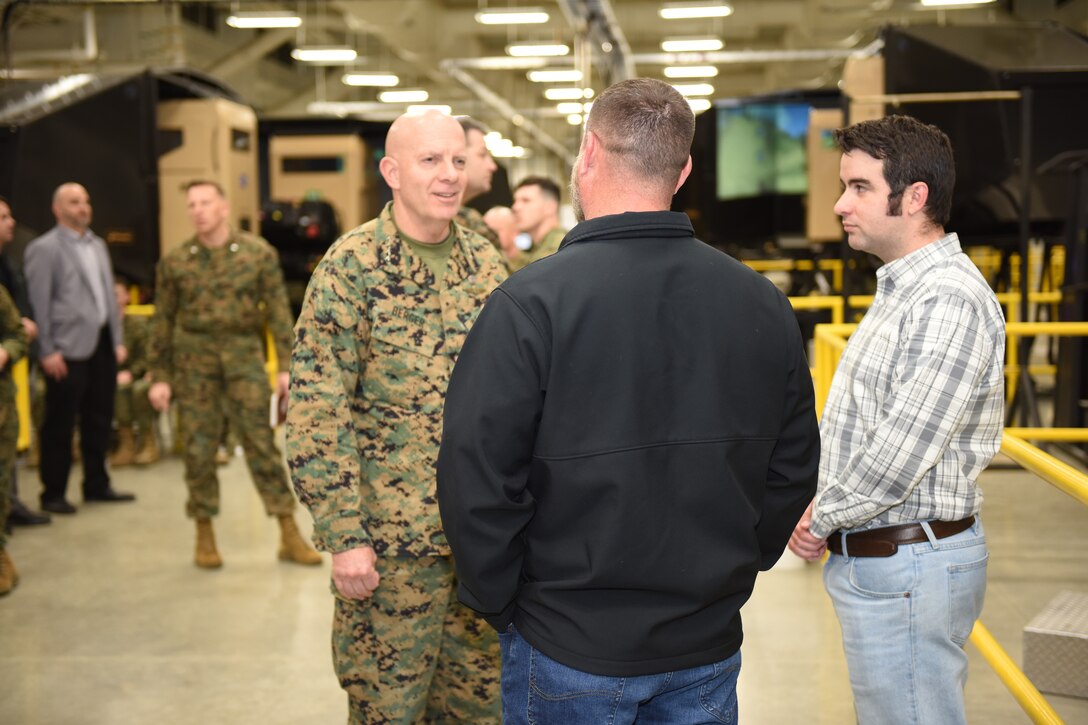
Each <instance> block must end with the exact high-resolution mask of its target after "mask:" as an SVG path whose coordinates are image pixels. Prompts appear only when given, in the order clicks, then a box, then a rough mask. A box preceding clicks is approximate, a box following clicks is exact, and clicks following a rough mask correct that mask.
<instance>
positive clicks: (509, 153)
mask: <svg viewBox="0 0 1088 725" xmlns="http://www.w3.org/2000/svg"><path fill="white" fill-rule="evenodd" d="M491 155H492V156H494V157H495V158H497V159H520V158H522V157H523V156H525V149H524V147H522V146H510V147H509V148H502V149H498V150H496V151H492V152H491Z"/></svg>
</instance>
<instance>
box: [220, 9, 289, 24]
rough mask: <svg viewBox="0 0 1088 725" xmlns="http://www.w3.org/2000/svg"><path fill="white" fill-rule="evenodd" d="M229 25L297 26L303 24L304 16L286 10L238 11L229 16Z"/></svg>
mask: <svg viewBox="0 0 1088 725" xmlns="http://www.w3.org/2000/svg"><path fill="white" fill-rule="evenodd" d="M227 25H229V26H230V27H232V28H297V27H298V26H300V25H302V18H300V17H299V16H298V15H297V14H295V13H292V12H288V11H285V10H269V11H267V12H263V13H261V12H249V13H247V12H237V13H231V14H230V15H229V16H228V17H227Z"/></svg>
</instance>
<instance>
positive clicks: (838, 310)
mask: <svg viewBox="0 0 1088 725" xmlns="http://www.w3.org/2000/svg"><path fill="white" fill-rule="evenodd" d="M788 299H789V301H790V304H791V305H793V309H795V310H831V322H832V323H833V324H840V323H842V315H843V302H842V297H833V296H830V295H824V296H821V295H813V296H812V297H789V298H788Z"/></svg>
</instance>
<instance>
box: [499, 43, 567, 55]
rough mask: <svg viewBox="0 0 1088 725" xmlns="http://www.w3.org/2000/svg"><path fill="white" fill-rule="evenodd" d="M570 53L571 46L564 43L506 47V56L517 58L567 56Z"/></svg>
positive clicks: (523, 44) (525, 44) (526, 44)
mask: <svg viewBox="0 0 1088 725" xmlns="http://www.w3.org/2000/svg"><path fill="white" fill-rule="evenodd" d="M568 53H570V46H569V45H563V44H562V43H517V44H514V45H508V46H506V54H507V55H512V56H514V57H517V58H526V57H533V56H543V55H547V56H554V55H567V54H568Z"/></svg>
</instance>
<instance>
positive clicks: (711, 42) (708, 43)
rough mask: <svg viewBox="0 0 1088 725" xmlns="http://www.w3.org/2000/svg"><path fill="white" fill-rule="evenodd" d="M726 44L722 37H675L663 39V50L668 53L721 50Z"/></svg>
mask: <svg viewBox="0 0 1088 725" xmlns="http://www.w3.org/2000/svg"><path fill="white" fill-rule="evenodd" d="M724 45H725V44H724V43H723V42H722V41H721V39H720V38H674V39H672V40H663V41H661V50H663V51H665V52H666V53H688V52H692V53H694V52H699V51H708V50H721V49H722V46H724Z"/></svg>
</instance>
